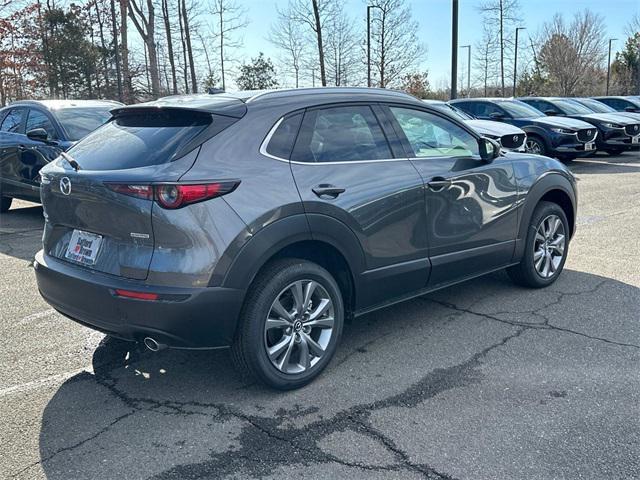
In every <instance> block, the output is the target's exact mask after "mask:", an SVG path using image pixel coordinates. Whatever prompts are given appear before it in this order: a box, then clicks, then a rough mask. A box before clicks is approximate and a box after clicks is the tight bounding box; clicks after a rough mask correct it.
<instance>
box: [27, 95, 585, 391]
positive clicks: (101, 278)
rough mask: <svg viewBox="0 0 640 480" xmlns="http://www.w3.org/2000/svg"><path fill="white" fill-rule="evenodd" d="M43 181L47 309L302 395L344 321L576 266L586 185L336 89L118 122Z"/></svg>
mask: <svg viewBox="0 0 640 480" xmlns="http://www.w3.org/2000/svg"><path fill="white" fill-rule="evenodd" d="M112 114H113V118H112V119H111V121H110V122H108V123H107V124H106V125H104V126H102V127H100V128H99V129H98V130H96V131H95V132H93V133H91V134H90V135H89V136H87V137H86V138H85V139H83V140H82V141H81V142H79V143H78V144H76V145H75V146H74V147H73V148H71V149H70V150H69V151H68V153H66V154H64V155H62V156H61V157H59V158H58V159H56V160H55V161H53V162H51V163H50V164H48V165H47V166H46V167H44V168H43V169H42V171H41V185H42V186H41V196H42V203H43V208H44V217H45V220H46V222H45V228H44V235H43V249H42V250H41V251H40V252H38V253H37V255H36V258H35V264H34V265H35V273H36V277H37V281H38V287H39V289H40V292H41V294H42V296H43V297H44V298H45V299H46V300H47V302H49V303H50V304H51V305H52V306H53V307H54V308H55V309H56V310H58V311H59V312H61V313H62V314H64V315H66V316H67V317H69V318H71V319H73V320H75V321H77V322H79V323H81V324H83V325H87V326H89V327H91V328H94V329H97V330H100V331H103V332H105V333H107V334H109V335H113V336H115V337H119V338H122V339H125V340H131V341H138V342H143V343H144V344H145V345H146V346H147V347H148V348H150V349H151V350H159V349H162V348H165V347H171V348H224V347H231V351H232V356H233V358H234V359H235V361H236V363H237V364H238V365H239V366H240V367H241V368H242V369H243V370H245V371H246V372H248V373H249V374H251V375H253V376H254V377H256V378H257V379H259V380H261V381H263V382H264V383H266V384H268V385H270V386H272V387H275V388H280V389H291V388H297V387H300V386H302V385H305V384H306V383H308V382H310V381H311V380H312V379H313V378H315V377H316V376H317V375H318V374H319V373H320V372H321V371H322V370H323V369H324V367H326V365H327V363H328V362H329V361H330V360H331V358H332V357H333V355H334V354H335V351H336V348H337V345H338V342H339V340H340V336H341V333H342V329H343V324H344V322H345V321H348V320H350V319H353V318H355V317H359V316H361V315H363V314H366V313H368V312H371V311H373V310H377V309H380V308H384V307H389V306H391V305H393V304H395V303H398V302H400V301H403V300H407V299H409V298H412V297H416V296H419V295H423V294H425V293H427V292H430V291H433V290H437V289H440V288H443V287H447V286H449V285H453V284H455V283H459V282H461V281H464V280H468V279H470V278H473V277H477V276H479V275H484V274H486V273H489V272H492V271H496V270H499V269H503V268H506V269H507V271H508V272H509V274H510V275H511V277H512V278H513V279H514V280H515V281H516V282H517V283H519V284H521V285H526V286H529V287H545V286H547V285H550V284H551V283H553V282H554V281H555V280H556V279H557V278H558V276H559V275H560V272H561V271H562V268H563V266H564V263H565V259H566V257H567V252H568V246H569V240H570V238H571V236H572V235H573V232H574V228H575V218H576V183H575V179H574V177H573V175H572V174H571V173H570V172H569V171H568V170H567V168H566V167H565V166H563V165H562V164H561V163H559V162H558V161H556V160H553V159H550V158H547V157H542V156H536V155H528V154H518V153H506V154H504V153H501V152H500V149H499V147H498V145H497V144H495V143H494V142H493V141H492V140H490V139H486V138H482V137H480V136H479V135H478V134H477V133H475V132H474V131H473V130H472V129H471V128H470V127H468V126H467V125H465V124H464V123H463V122H461V121H458V120H457V119H454V118H452V117H451V116H449V115H446V114H444V113H442V112H440V111H439V110H437V109H435V108H433V107H431V106H429V105H427V104H425V103H423V102H421V101H419V100H417V99H415V98H413V97H411V96H409V95H406V94H403V93H399V92H393V91H389V90H378V89H366V88H322V89H299V90H280V91H267V92H239V93H236V94H230V93H226V94H217V95H201V96H186V97H180V96H177V97H168V98H165V99H161V100H158V101H155V102H150V103H147V104H141V105H134V106H127V107H121V108H116V109H114V110H113V111H112Z"/></svg>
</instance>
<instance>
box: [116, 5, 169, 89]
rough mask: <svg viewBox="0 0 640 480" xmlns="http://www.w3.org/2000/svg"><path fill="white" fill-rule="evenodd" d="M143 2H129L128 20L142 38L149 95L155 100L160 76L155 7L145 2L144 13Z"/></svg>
mask: <svg viewBox="0 0 640 480" xmlns="http://www.w3.org/2000/svg"><path fill="white" fill-rule="evenodd" d="M143 1H144V0H140V2H141V3H140V5H138V3H137V0H129V5H130V6H131V8H130V9H129V18H131V21H132V22H133V25H134V26H135V27H136V30H137V31H138V34H139V35H140V38H142V41H143V42H144V44H145V47H146V52H147V54H148V55H149V58H148V62H147V65H148V68H149V75H150V77H151V95H152V96H153V97H154V98H157V97H158V96H159V95H160V76H159V75H158V54H157V50H156V41H155V25H156V23H155V22H156V18H155V7H154V5H153V2H152V0H147V9H146V12H145V11H144V4H143V3H142V2H143ZM123 23H124V22H123Z"/></svg>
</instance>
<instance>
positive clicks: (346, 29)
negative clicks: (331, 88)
mask: <svg viewBox="0 0 640 480" xmlns="http://www.w3.org/2000/svg"><path fill="white" fill-rule="evenodd" d="M325 31H326V39H327V40H326V47H325V60H326V62H325V66H326V71H327V76H328V77H329V78H330V79H331V80H329V82H330V83H332V84H334V85H335V86H341V85H347V84H348V83H349V81H350V80H351V81H353V79H354V78H355V77H356V76H357V75H356V73H357V69H358V68H359V67H360V66H361V57H360V49H359V48H358V47H359V39H358V37H357V35H356V33H355V22H353V21H352V19H351V18H349V17H348V16H347V14H346V13H345V12H344V11H343V7H342V4H341V3H339V2H337V3H336V7H335V10H334V12H333V15H332V16H331V17H330V18H329V19H328V22H327V25H326V27H325Z"/></svg>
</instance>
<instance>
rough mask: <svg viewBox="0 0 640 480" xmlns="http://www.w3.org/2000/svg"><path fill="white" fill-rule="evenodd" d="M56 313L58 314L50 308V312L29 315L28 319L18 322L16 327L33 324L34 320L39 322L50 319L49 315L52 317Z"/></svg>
mask: <svg viewBox="0 0 640 480" xmlns="http://www.w3.org/2000/svg"><path fill="white" fill-rule="evenodd" d="M54 313H56V311H55V310H54V309H53V308H49V309H48V310H43V311H42V312H37V313H32V314H31V315H27V316H26V317H24V318H22V319H21V320H18V321H17V322H16V325H24V324H25V323H31V322H33V321H34V320H38V319H40V318H44V317H48V316H49V315H52V314H54Z"/></svg>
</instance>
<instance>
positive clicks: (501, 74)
mask: <svg viewBox="0 0 640 480" xmlns="http://www.w3.org/2000/svg"><path fill="white" fill-rule="evenodd" d="M502 2H503V0H500V79H501V82H502V96H503V97H504V4H503V3H502Z"/></svg>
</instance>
